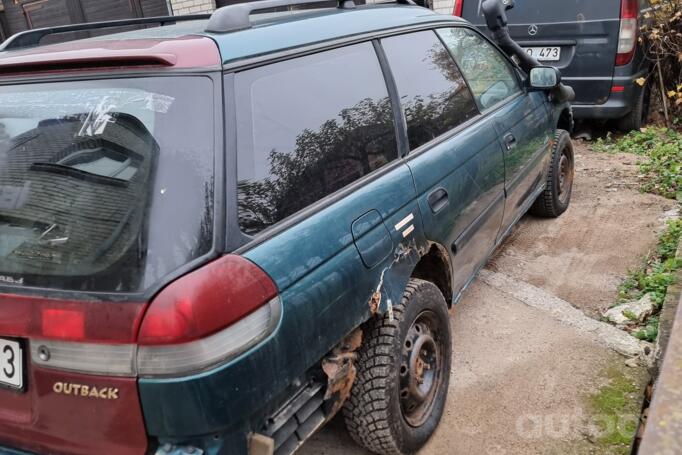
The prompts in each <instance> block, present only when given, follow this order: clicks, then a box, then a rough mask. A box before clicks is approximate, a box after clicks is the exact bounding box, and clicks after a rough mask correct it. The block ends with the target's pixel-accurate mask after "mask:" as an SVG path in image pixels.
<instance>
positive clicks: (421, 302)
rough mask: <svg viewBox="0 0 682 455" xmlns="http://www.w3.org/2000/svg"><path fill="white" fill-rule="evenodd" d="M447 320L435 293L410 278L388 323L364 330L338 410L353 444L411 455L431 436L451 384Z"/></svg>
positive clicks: (382, 321) (379, 321)
mask: <svg viewBox="0 0 682 455" xmlns="http://www.w3.org/2000/svg"><path fill="white" fill-rule="evenodd" d="M450 343H451V338H450V317H449V314H448V307H447V305H446V303H445V299H444V298H443V294H441V292H440V290H439V289H438V288H437V287H436V286H435V285H434V284H433V283H431V282H428V281H424V280H419V279H416V278H412V279H410V281H409V282H408V284H407V287H406V288H405V293H404V294H403V297H402V299H401V300H400V304H398V305H395V306H394V307H393V319H392V320H391V318H390V316H389V314H385V315H384V316H383V317H381V318H379V319H374V320H371V321H370V322H369V323H368V324H367V327H365V342H364V343H363V345H362V347H361V348H360V350H359V351H358V361H357V369H358V375H357V378H356V380H355V384H353V389H352V390H351V394H350V397H349V399H348V401H346V403H345V405H344V409H343V416H344V419H345V422H346V428H347V429H348V432H349V433H350V435H351V436H352V437H353V439H354V440H355V442H357V443H358V444H360V445H362V446H364V447H366V448H367V449H369V450H371V451H372V452H375V453H378V454H411V453H415V452H416V451H417V450H419V448H421V447H422V446H423V445H424V444H425V443H426V441H427V440H428V439H429V437H430V436H431V435H432V434H433V432H434V431H435V429H436V427H437V426H438V422H439V421H440V418H441V416H442V415H443V409H444V407H445V399H446V397H447V393H448V383H449V380H450V361H451V353H452V346H451V344H450Z"/></svg>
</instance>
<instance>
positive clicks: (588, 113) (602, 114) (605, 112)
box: [566, 71, 646, 120]
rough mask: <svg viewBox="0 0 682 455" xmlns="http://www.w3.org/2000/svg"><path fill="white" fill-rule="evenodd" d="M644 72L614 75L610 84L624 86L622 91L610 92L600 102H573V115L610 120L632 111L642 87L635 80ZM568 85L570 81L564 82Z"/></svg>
mask: <svg viewBox="0 0 682 455" xmlns="http://www.w3.org/2000/svg"><path fill="white" fill-rule="evenodd" d="M645 75H646V72H644V71H643V72H641V73H638V74H635V75H633V76H626V77H614V78H613V83H612V86H621V87H624V90H623V91H622V92H611V94H610V95H609V98H608V100H606V102H605V103H602V104H596V103H595V104H574V105H573V116H574V117H575V118H576V119H597V120H610V119H619V118H623V117H625V116H626V115H628V114H629V113H630V112H632V109H633V108H634V105H635V100H636V99H637V96H639V94H640V91H641V90H642V87H641V86H640V85H638V84H637V82H635V81H636V80H637V79H639V78H640V77H644V76H645ZM566 83H567V84H568V85H570V81H567V82H566Z"/></svg>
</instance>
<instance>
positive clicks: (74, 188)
mask: <svg viewBox="0 0 682 455" xmlns="http://www.w3.org/2000/svg"><path fill="white" fill-rule="evenodd" d="M213 100H214V97H213V85H212V80H211V79H210V78H208V77H203V76H175V77H138V78H128V79H98V80H91V81H63V82H51V83H33V84H26V85H20V84H13V85H7V84H5V85H2V84H0V452H2V450H1V449H2V448H3V447H11V448H17V449H23V450H29V451H35V452H39V453H57V454H61V453H69V454H93V453H112V454H113V453H115V454H129V453H130V454H142V453H144V452H145V451H146V448H147V435H146V431H145V424H144V420H143V416H142V410H141V408H140V400H139V397H138V388H137V379H136V374H135V364H134V353H135V342H136V338H137V334H138V333H137V332H138V328H139V324H140V321H141V318H142V317H143V314H144V311H145V308H146V303H145V302H147V301H148V300H149V298H148V296H150V295H152V294H153V293H154V292H155V290H156V289H158V288H159V287H161V286H162V285H163V284H164V283H165V282H167V281H169V280H170V279H172V277H174V276H175V275H177V274H178V273H179V272H180V271H181V269H182V268H183V267H187V266H189V265H190V264H192V263H196V262H197V261H200V260H201V258H202V257H205V256H206V255H207V254H210V252H211V251H212V250H213V232H214V229H213V222H214V217H213V210H214V202H213V201H214V193H213V191H214V189H213V180H214V161H215V144H214V137H215V136H214V118H213V114H212V112H213V105H214V101H213ZM46 345H47V346H50V349H47V347H46Z"/></svg>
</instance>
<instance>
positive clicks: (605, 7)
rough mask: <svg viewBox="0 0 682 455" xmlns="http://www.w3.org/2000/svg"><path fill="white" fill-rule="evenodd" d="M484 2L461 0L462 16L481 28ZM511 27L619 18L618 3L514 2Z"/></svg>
mask: <svg viewBox="0 0 682 455" xmlns="http://www.w3.org/2000/svg"><path fill="white" fill-rule="evenodd" d="M482 3H483V0H464V7H463V8H462V16H464V18H465V19H467V20H468V21H470V22H472V23H474V24H483V23H484V22H485V21H484V19H483V13H482V12H481V4H482ZM507 17H508V19H509V22H510V23H512V24H543V23H545V24H546V23H552V22H582V21H593V20H604V19H619V18H620V0H516V1H515V2H514V8H513V9H512V10H510V11H508V12H507Z"/></svg>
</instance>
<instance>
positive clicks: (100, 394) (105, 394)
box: [52, 382, 118, 400]
mask: <svg viewBox="0 0 682 455" xmlns="http://www.w3.org/2000/svg"><path fill="white" fill-rule="evenodd" d="M52 390H53V391H54V393H58V394H60V395H73V396H78V397H86V398H97V399H100V400H118V389H117V388H114V387H94V386H88V385H84V384H72V383H70V382H55V383H54V385H53V386H52Z"/></svg>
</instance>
